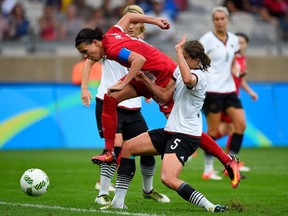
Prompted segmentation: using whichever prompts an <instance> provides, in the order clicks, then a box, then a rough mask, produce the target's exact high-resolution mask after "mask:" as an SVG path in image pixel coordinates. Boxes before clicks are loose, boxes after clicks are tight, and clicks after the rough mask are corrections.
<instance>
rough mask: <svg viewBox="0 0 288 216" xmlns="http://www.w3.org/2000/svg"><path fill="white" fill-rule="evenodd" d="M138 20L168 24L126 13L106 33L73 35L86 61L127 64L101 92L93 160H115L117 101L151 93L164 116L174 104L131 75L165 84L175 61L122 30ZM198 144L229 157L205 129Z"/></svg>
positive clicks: (228, 159) (85, 95) (85, 96)
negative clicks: (100, 147) (101, 142)
mask: <svg viewBox="0 0 288 216" xmlns="http://www.w3.org/2000/svg"><path fill="white" fill-rule="evenodd" d="M139 22H142V23H144V22H146V23H151V24H155V25H158V26H159V27H161V28H162V29H165V28H169V23H168V22H167V21H166V20H165V19H162V18H153V17H149V16H145V15H140V14H133V13H127V14H126V15H124V16H123V17H122V18H121V19H120V21H119V22H118V23H117V24H116V25H115V26H113V27H112V28H111V29H110V30H108V32H107V33H106V34H103V32H102V31H101V29H99V28H96V29H95V30H93V29H88V28H86V29H82V30H81V31H80V32H79V33H78V35H77V37H76V39H75V46H76V48H77V49H78V50H79V52H80V53H82V54H84V57H86V58H87V60H86V62H87V65H89V64H90V63H91V61H99V60H100V59H101V58H102V57H103V56H104V55H105V56H106V58H107V59H111V60H115V61H117V62H119V63H120V64H122V65H123V66H126V67H128V68H130V70H129V73H128V74H127V75H126V76H125V77H123V78H122V79H121V80H119V82H117V83H116V84H115V85H114V86H112V87H111V88H109V89H108V93H107V94H105V95H104V101H103V111H102V128H103V134H104V138H105V149H104V151H103V153H102V154H101V155H99V156H94V157H93V158H92V161H93V162H94V163H97V164H100V163H103V162H105V163H110V162H113V161H114V160H115V158H114V153H113V148H114V140H115V134H116V127H117V112H116V107H117V104H118V103H120V102H122V101H124V100H127V99H130V98H134V97H137V96H144V97H146V98H151V97H153V99H154V100H156V102H158V103H159V105H160V110H161V111H162V112H163V113H164V114H165V115H166V117H168V115H169V113H170V111H171V109H172V107H173V105H174V103H173V98H172V99H171V100H169V101H168V102H167V103H161V101H160V100H158V99H157V98H156V97H155V96H154V95H153V94H152V93H151V92H150V91H149V89H147V87H146V86H145V84H144V83H143V82H141V81H137V80H135V79H134V78H135V76H136V75H137V74H138V72H139V71H141V72H143V73H144V74H145V75H146V76H147V77H148V78H149V79H150V80H151V81H152V82H154V83H155V84H156V85H157V86H160V87H163V88H165V87H166V86H167V84H168V83H169V82H170V81H171V79H172V76H173V73H174V71H175V69H176V67H177V64H176V63H175V62H174V61H173V60H172V59H171V58H169V57H168V56H167V55H166V54H164V53H162V52H161V51H159V50H158V49H156V48H154V47H152V46H151V45H149V44H147V43H145V42H144V41H142V40H139V39H136V38H132V37H130V36H129V35H127V34H125V33H124V32H125V30H127V29H126V28H128V26H129V24H130V23H139ZM84 67H85V65H84ZM81 88H82V102H83V104H84V105H86V106H89V105H90V99H91V98H92V97H91V94H90V92H89V90H88V87H87V86H83V85H82V86H81ZM200 147H201V148H202V149H203V150H204V151H206V152H209V153H210V154H211V155H213V156H215V157H217V158H218V159H219V160H220V161H221V162H222V163H223V164H226V163H228V162H231V160H232V159H231V157H230V156H229V155H227V154H225V153H224V152H223V151H222V149H221V148H220V147H219V146H218V145H217V144H216V143H215V142H213V140H212V139H211V138H210V137H209V135H207V134H206V133H202V137H201V141H200ZM229 177H230V179H231V180H233V181H234V180H235V176H234V175H233V173H231V175H230V176H229ZM236 178H237V176H236ZM235 182H236V183H235V184H234V183H233V184H232V186H233V187H234V188H235V187H237V185H238V182H239V180H238V178H237V180H236V181H235Z"/></svg>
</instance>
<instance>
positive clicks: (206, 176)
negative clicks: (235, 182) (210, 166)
mask: <svg viewBox="0 0 288 216" xmlns="http://www.w3.org/2000/svg"><path fill="white" fill-rule="evenodd" d="M202 179H204V180H209V179H211V180H222V177H221V176H219V175H218V174H217V172H215V171H214V170H213V171H211V172H209V173H203V175H202Z"/></svg>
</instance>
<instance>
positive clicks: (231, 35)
mask: <svg viewBox="0 0 288 216" xmlns="http://www.w3.org/2000/svg"><path fill="white" fill-rule="evenodd" d="M227 34H228V38H229V39H230V40H233V41H237V42H238V37H237V35H235V34H233V33H232V32H227Z"/></svg>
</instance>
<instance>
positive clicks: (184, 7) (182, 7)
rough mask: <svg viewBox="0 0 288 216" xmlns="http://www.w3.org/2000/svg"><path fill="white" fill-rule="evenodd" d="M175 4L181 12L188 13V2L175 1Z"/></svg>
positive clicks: (183, 0) (182, 0) (185, 0)
mask: <svg viewBox="0 0 288 216" xmlns="http://www.w3.org/2000/svg"><path fill="white" fill-rule="evenodd" d="M174 3H175V5H176V7H177V8H178V10H179V11H186V10H187V9H188V6H189V3H188V0H174Z"/></svg>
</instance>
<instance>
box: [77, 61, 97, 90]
mask: <svg viewBox="0 0 288 216" xmlns="http://www.w3.org/2000/svg"><path fill="white" fill-rule="evenodd" d="M84 63H85V58H83V59H82V60H81V61H79V62H77V63H76V64H75V65H74V66H73V68H72V83H73V84H74V85H81V82H82V70H83V66H84ZM101 76H102V62H101V61H98V62H96V63H95V64H94V65H93V67H92V69H91V72H90V77H89V83H90V82H91V83H93V82H98V84H99V82H100V80H101Z"/></svg>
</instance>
